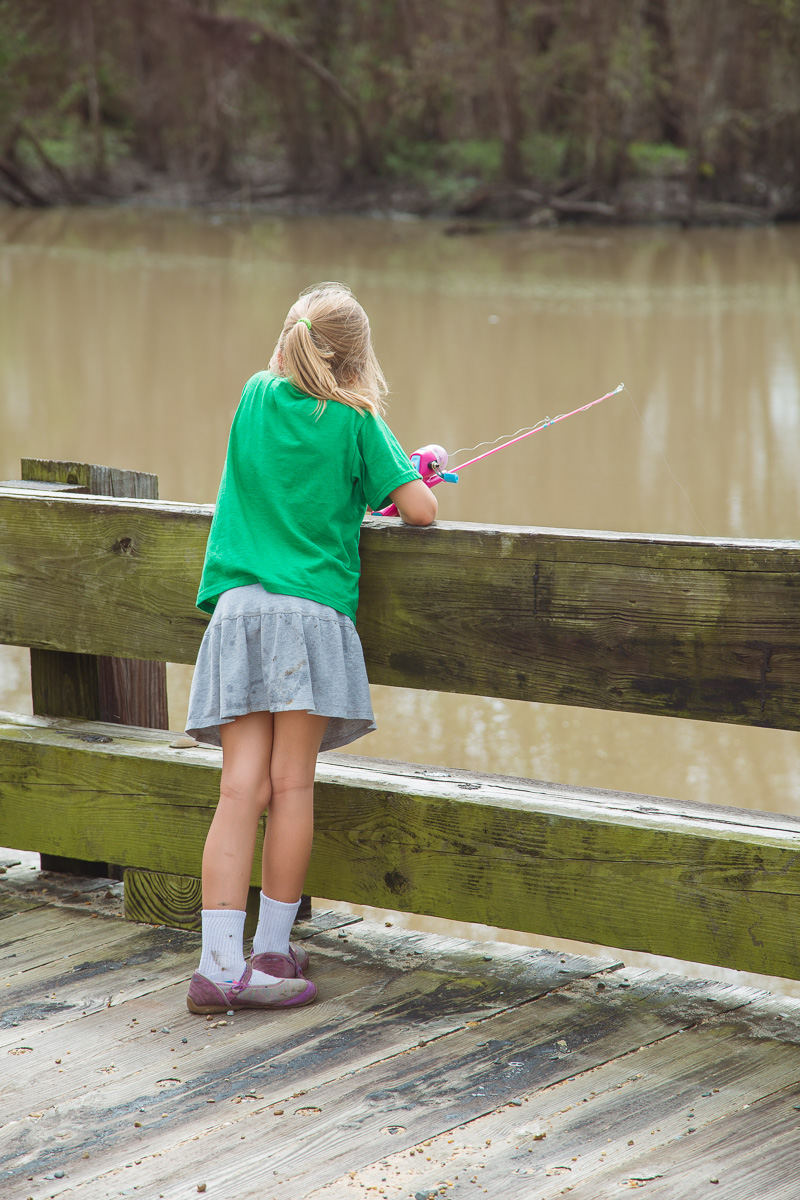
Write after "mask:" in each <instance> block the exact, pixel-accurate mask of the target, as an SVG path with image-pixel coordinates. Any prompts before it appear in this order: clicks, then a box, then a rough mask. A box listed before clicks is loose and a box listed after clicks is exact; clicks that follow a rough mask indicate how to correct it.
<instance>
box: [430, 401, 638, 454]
mask: <svg viewBox="0 0 800 1200" xmlns="http://www.w3.org/2000/svg"><path fill="white" fill-rule="evenodd" d="M624 387H625V384H624V383H618V384H617V386H616V387H615V388H614V389H613V391H611V392H606V394H605V396H598V398H597V400H590V401H589V403H588V404H582V405H581V406H580V408H573V409H572V411H571V412H568V413H559V415H558V416H557V417H544V418H543V420H541V421H539V422H537V424H536V425H531V426H529V427H528V429H527V431H526V432H525V433H516V434H514V435H513V436H512V437H511V438H510V439H509V440H508V441H505V442H503V443H502V445H500V446H495V447H494V448H493V449H492V450H484V452H483V454H478V455H477V456H476V457H475V458H470V459H468V460H467V462H463V463H458V465H457V466H453V467H452V468H451V470H453V471H463V470H464V468H465V467H471V466H472V464H473V463H476V462H480V461H481V459H483V458H488V457H489V455H490V454H497V452H498V450H505V448H506V446H513V445H514V443H515V442H521V441H522V440H523V438H526V437H530V436H531V435H532V434H534V433H538V432H539V430H540V429H547V427H548V426H549V425H556V424H558V422H559V421H566V420H567V418H568V417H574V416H577V414H578V413H582V412H586V410H587V409H589V408H594V406H595V404H602V403H603V401H604V400H608V399H609V398H610V397H611V396H616V395H617V393H618V392H621V391H622V390H623V389H624ZM628 395H630V393H628ZM499 440H500V439H499V438H495V441H499ZM485 444H486V443H484V442H480V443H479V446H482V445H485ZM472 449H475V450H477V449H478V446H474V447H472ZM456 453H462V454H463V453H464V451H463V450H461V451H457V452H456ZM448 461H449V459H448Z"/></svg>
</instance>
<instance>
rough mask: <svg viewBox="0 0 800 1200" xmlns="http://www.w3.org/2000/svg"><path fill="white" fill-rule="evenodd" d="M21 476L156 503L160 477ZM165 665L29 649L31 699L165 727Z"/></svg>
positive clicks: (80, 869) (54, 465) (42, 707)
mask: <svg viewBox="0 0 800 1200" xmlns="http://www.w3.org/2000/svg"><path fill="white" fill-rule="evenodd" d="M22 477H23V479H26V480H31V481H36V482H39V481H44V482H46V483H48V484H50V485H51V486H53V485H55V486H63V487H66V488H72V487H74V486H75V485H79V486H82V487H85V488H86V489H87V490H88V491H89V492H90V493H93V494H95V495H105V496H127V497H130V498H136V499H147V500H157V499H158V477H157V476H156V475H151V474H146V473H144V472H142V471H125V470H119V469H116V468H112V467H100V466H95V465H93V464H90V463H72V462H55V461H52V460H43V459H31V458H23V460H22ZM166 670H167V669H166V665H165V664H164V663H163V662H148V661H145V660H136V659H129V658H116V657H110V656H108V655H103V656H97V655H95V654H70V653H64V652H62V651H58V650H41V649H36V648H32V649H31V697H32V702H33V704H32V706H33V711H34V712H35V713H39V714H42V715H47V716H51V717H84V718H86V719H87V720H90V721H95V720H99V721H113V722H115V723H116V724H126V725H146V726H149V727H152V728H154V729H167V728H169V715H168V706H167V673H166ZM42 866H43V867H44V868H46V869H48V870H51V871H64V872H66V873H69V874H72V875H81V874H95V875H105V876H108V875H114V874H118V873H119V872H118V871H116V870H115V865H114V864H103V863H95V864H93V863H91V862H88V861H87V860H86V858H85V857H81V858H71V859H70V858H65V857H63V856H58V855H47V854H45V855H44V858H43V860H42Z"/></svg>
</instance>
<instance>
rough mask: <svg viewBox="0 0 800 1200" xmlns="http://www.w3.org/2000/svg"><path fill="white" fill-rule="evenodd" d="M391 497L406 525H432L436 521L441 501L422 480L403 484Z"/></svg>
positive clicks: (391, 493) (413, 480)
mask: <svg viewBox="0 0 800 1200" xmlns="http://www.w3.org/2000/svg"><path fill="white" fill-rule="evenodd" d="M390 497H391V499H392V501H393V502H394V503H395V504H396V505H397V511H398V512H399V513H400V516H401V517H402V518H403V520H404V521H405V523H406V525H430V524H432V522H433V521H435V520H436V513H437V511H438V509H439V501H438V500H437V499H436V497H435V496H434V494H433V492H432V491H431V489H430V488H429V487H428V486H427V484H425V483H423V482H422V480H421V479H412V480H411V482H410V483H401V484H400V486H399V487H396V488H395V489H394V491H393V492H390Z"/></svg>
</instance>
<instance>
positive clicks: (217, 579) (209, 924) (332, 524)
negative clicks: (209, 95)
mask: <svg viewBox="0 0 800 1200" xmlns="http://www.w3.org/2000/svg"><path fill="white" fill-rule="evenodd" d="M386 393H387V387H386V381H385V379H384V377H383V373H382V371H381V369H380V366H379V365H378V361H377V359H376V358H375V354H374V352H373V349H372V342H371V338H370V328H369V321H368V320H367V316H366V313H365V312H364V310H363V309H362V308H361V305H360V304H358V303H357V301H356V300H355V298H354V296H353V295H352V293H351V292H350V291H349V289H348V288H346V287H344V286H343V285H342V284H337V283H323V284H320V285H319V286H318V287H314V288H312V289H310V290H308V291H307V292H304V293H303V294H302V295H301V296H300V298H299V299H298V300H297V302H296V303H295V304H293V305H292V307H291V308H290V309H289V315H288V316H287V318H286V321H285V322H284V326H283V331H282V333H281V336H280V338H279V339H278V344H277V346H276V347H275V351H274V353H273V355H272V359H271V360H270V364H269V370H268V371H261V372H260V373H259V374H257V375H254V376H253V378H252V379H250V380H249V381H248V382H247V383H246V384H245V387H244V391H243V392H242V399H241V402H240V404H239V407H238V409H237V411H236V415H235V417H234V419H233V425H232V427H231V433H230V440H229V443H228V453H227V458H226V461H225V469H224V471H223V474H222V482H221V484H220V489H219V495H218V497H217V506H216V510H215V513H214V520H213V522H212V525H211V533H210V535H209V539H208V546H207V549H206V557H205V564H204V567H203V575H202V579H201V582H200V591H199V594H198V598H197V604H198V607H199V608H201V609H202V610H203V611H205V612H209V613H212V614H213V616H212V618H211V621H210V622H209V625H208V627H207V629H206V632H205V635H204V637H203V642H202V645H201V647H200V653H199V655H198V658H197V666H196V668H195V673H194V678H193V680H192V688H191V695H190V698H189V716H188V720H187V731H188V732H189V733H191V734H193V735H194V736H195V737H197V738H199V739H200V740H202V741H206V742H211V743H213V744H215V745H221V746H222V752H223V756H222V782H221V788H220V800H219V806H218V807H217V810H216V814H215V816H214V820H213V821H212V823H211V827H210V829H209V831H208V837H207V839H206V844H205V850H204V853H203V914H202V933H203V944H202V957H201V959H200V966H199V968H198V970H197V971H196V972H195V973H194V975H193V977H192V981H191V985H190V987H189V995H188V997H187V1004H188V1006H189V1009H190V1010H191V1011H192V1012H196V1013H213V1012H224V1011H226V1010H228V1009H231V1008H234V1009H236V1008H279V1007H287V1006H292V1005H298V1004H308V1003H309V1002H310V1001H312V1000H313V999H314V998H315V996H316V994H317V992H316V988H315V987H314V984H313V983H311V982H309V981H308V980H307V979H306V978H305V971H306V968H307V964H308V954H307V953H306V952H305V951H304V950H302V949H301V948H299V947H297V946H292V945H290V944H289V931H290V930H291V927H292V922H293V921H294V918H295V916H296V913H297V908H298V905H299V903H300V895H301V893H302V890H303V881H304V878H305V874H306V868H307V866H308V860H309V856H310V853H311V839H312V833H313V787H314V769H315V765H316V760H317V754H318V752H319V751H320V750H321V749H322V750H332V749H334V748H335V747H337V746H344V745H346V744H347V743H348V742H351V741H354V740H355V739H356V738H358V737H361V735H362V734H364V733H369V732H370V731H371V730H373V729H374V728H375V720H374V717H373V713H372V706H371V703H370V696H369V685H368V683H367V676H366V671H365V668H364V657H363V654H362V651H361V643H360V642H359V639H358V634H357V633H356V630H355V626H354V624H353V619H354V617H355V613H356V605H357V603H358V576H359V558H358V539H359V531H360V527H361V522H362V520H363V518H364V515H365V512H366V509H367V506H368V505H369V506H370V507H372V508H378V507H381V506H382V505H383V504H384V503H386V498H387V496H391V499H392V500H393V501H394V503H395V504H396V505H397V508H398V510H399V512H400V515H401V517H402V518H403V520H404V521H406V522H407V523H409V524H412V525H430V523H431V522H432V521H433V520H434V518H435V516H436V510H437V502H436V497H435V496H434V495H433V493H432V492H431V491H430V489H429V488H427V487H426V486H425V484H424V483H423V482H422V480H421V478H420V476H419V474H418V472H417V471H416V470H415V469H414V467H413V466H412V465H411V463H410V462H409V459H408V457H407V456H406V454H405V453H404V452H403V450H402V448H401V446H400V444H399V443H398V441H397V440H396V438H395V437H394V435H393V434H392V432H391V430H390V429H389V427H388V426H387V425H386V424H385V422H384V421H383V419H382V416H381V414H382V412H383V411H384V404H383V398H384V397H385V395H386ZM267 809H269V819H268V821H267V829H266V835H265V837H264V849H263V858H262V884H261V908H260V914H259V920H258V928H257V930H256V933H255V937H254V939H253V953H252V957H251V959H250V962H249V964H246V963H245V960H244V952H243V932H244V920H245V902H246V899H247V890H248V885H249V882H250V869H251V864H252V861H253V853H254V849H255V841H256V833H257V830H258V823H259V820H260V818H261V816H262V815H263V814H264V812H266V811H267Z"/></svg>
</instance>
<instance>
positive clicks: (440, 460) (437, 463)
mask: <svg viewBox="0 0 800 1200" xmlns="http://www.w3.org/2000/svg"><path fill="white" fill-rule="evenodd" d="M409 457H410V459H411V463H412V465H413V466H415V467H416V469H417V470H418V471H419V473H420V475H421V476H422V482H423V483H425V484H427V485H428V487H429V488H432V487H436V485H437V484H439V483H458V476H457V475H456V474H454V473H453V471H448V470H446V467H447V451H446V450H445V448H444V446H437V445H436V443H435V442H431V444H430V445H429V446H423V447H422V449H421V450H415V451H414V453H413V454H411V455H409ZM374 516H376V517H396V516H397V505H395V504H389V505H388V506H387V507H386V508H376V509H375V512H374Z"/></svg>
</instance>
